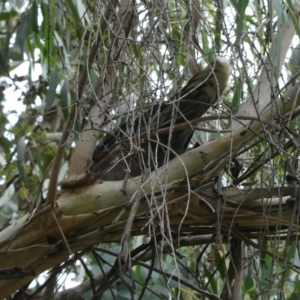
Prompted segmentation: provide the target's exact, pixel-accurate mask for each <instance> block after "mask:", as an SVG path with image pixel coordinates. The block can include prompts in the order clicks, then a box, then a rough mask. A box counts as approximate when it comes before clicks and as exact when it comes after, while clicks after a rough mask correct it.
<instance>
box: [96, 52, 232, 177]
mask: <svg viewBox="0 0 300 300" xmlns="http://www.w3.org/2000/svg"><path fill="white" fill-rule="evenodd" d="M230 70H231V68H230V62H229V60H227V59H225V58H221V57H217V58H216V59H215V60H213V61H212V62H211V63H210V64H209V65H207V66H206V67H205V68H204V69H202V70H201V71H199V73H197V74H196V75H195V76H194V77H192V78H191V79H190V80H189V82H188V83H187V85H186V86H185V87H184V88H183V89H182V90H181V91H180V92H179V93H177V94H176V95H175V96H174V97H173V98H172V99H171V100H170V101H168V102H162V103H155V104H153V105H152V106H151V107H150V108H148V109H147V110H146V111H141V112H140V113H137V114H136V116H135V118H134V119H130V118H127V120H124V121H123V122H122V123H121V124H120V126H119V127H118V128H117V129H115V130H114V131H113V132H112V133H107V134H106V135H105V137H104V138H103V140H102V141H101V142H100V144H99V145H98V146H97V147H96V149H95V151H94V154H93V162H94V165H93V167H92V170H93V171H96V172H97V173H98V175H99V176H100V178H101V179H102V180H122V179H124V178H125V176H126V174H128V175H130V176H131V177H135V176H138V175H140V174H141V173H142V170H145V169H148V168H149V166H150V168H151V170H153V169H154V168H155V167H156V168H159V167H161V166H162V165H163V164H164V163H167V162H168V161H169V160H171V159H173V158H174V157H175V156H177V155H180V154H182V153H184V152H185V151H186V150H187V147H188V145H189V143H190V140H191V138H192V135H193V132H194V130H193V128H192V126H190V125H188V124H187V125H188V126H185V128H180V129H179V130H177V129H176V127H175V128H174V126H176V125H178V124H181V123H186V122H189V121H192V120H194V119H196V118H199V117H201V116H202V115H203V114H205V112H206V111H207V110H208V109H209V107H210V106H212V105H213V104H214V103H215V102H216V101H217V99H218V98H219V96H220V95H221V94H222V92H223V91H224V89H225V87H226V84H227V81H228V78H229V75H230ZM183 127H184V126H183Z"/></svg>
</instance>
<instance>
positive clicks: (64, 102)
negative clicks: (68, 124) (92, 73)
mask: <svg viewBox="0 0 300 300" xmlns="http://www.w3.org/2000/svg"><path fill="white" fill-rule="evenodd" d="M60 98H61V101H60V105H61V109H62V113H63V116H64V118H65V120H67V119H68V116H69V110H68V99H69V81H68V80H67V79H66V80H65V82H64V84H63V86H62V88H61V92H60Z"/></svg>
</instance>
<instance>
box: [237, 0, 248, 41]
mask: <svg viewBox="0 0 300 300" xmlns="http://www.w3.org/2000/svg"><path fill="white" fill-rule="evenodd" d="M248 2H249V1H248V0H239V1H238V3H237V5H236V10H237V13H238V23H237V29H236V35H237V36H236V42H237V43H239V42H240V38H241V35H242V33H243V29H244V18H245V11H246V7H247V6H248Z"/></svg>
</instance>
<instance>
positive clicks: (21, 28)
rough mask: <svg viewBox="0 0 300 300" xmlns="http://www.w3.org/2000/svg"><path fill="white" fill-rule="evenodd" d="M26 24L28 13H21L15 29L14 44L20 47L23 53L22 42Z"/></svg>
mask: <svg viewBox="0 0 300 300" xmlns="http://www.w3.org/2000/svg"><path fill="white" fill-rule="evenodd" d="M28 24H29V15H23V18H22V19H21V22H20V24H19V26H18V29H17V36H16V44H17V45H18V46H19V47H20V49H21V52H22V53H24V42H25V39H26V37H27V35H28V30H27V29H28V27H29V26H28Z"/></svg>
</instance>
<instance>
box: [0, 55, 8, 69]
mask: <svg viewBox="0 0 300 300" xmlns="http://www.w3.org/2000/svg"><path fill="white" fill-rule="evenodd" d="M3 72H4V73H8V68H7V60H5V59H4V57H3V54H2V53H1V51H0V73H1V74H3Z"/></svg>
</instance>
